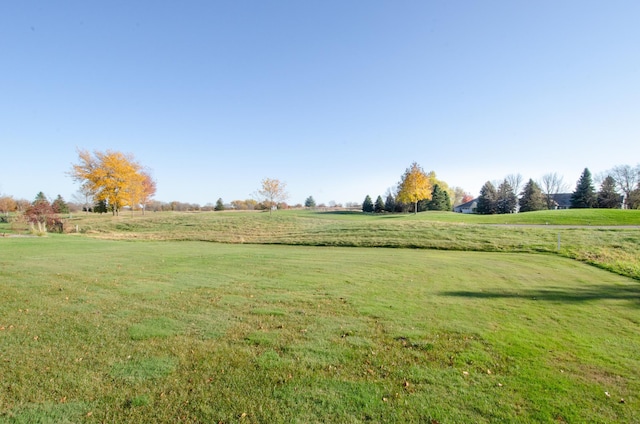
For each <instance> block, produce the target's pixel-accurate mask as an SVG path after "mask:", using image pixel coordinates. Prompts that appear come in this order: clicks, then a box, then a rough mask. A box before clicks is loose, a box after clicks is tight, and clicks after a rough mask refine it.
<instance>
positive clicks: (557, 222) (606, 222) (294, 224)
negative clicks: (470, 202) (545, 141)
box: [71, 210, 640, 279]
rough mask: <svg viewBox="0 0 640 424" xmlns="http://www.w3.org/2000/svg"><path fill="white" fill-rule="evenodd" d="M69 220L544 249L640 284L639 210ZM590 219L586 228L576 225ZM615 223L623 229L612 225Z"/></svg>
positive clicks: (189, 235) (267, 235)
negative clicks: (639, 281)
mask: <svg viewBox="0 0 640 424" xmlns="http://www.w3.org/2000/svg"><path fill="white" fill-rule="evenodd" d="M71 222H72V223H74V224H77V225H78V226H79V227H80V228H81V230H82V231H85V232H87V233H90V234H92V235H93V236H96V237H104V238H110V239H138V240H174V241H177V240H199V241H212V242H221V243H257V244H288V245H309V246H351V247H398V248H426V249H445V250H461V251H489V252H523V253H540V252H543V253H552V254H559V255H562V256H566V257H569V258H572V259H577V260H580V261H583V262H587V263H589V264H592V265H596V266H599V267H601V268H604V269H607V270H609V271H612V272H616V273H619V274H621V275H625V276H629V277H632V278H636V279H640V229H639V228H633V227H629V226H630V225H638V224H639V223H640V211H628V210H625V211H623V210H567V211H544V212H535V213H526V214H512V215H498V216H496V215H494V216H478V215H463V214H454V213H442V212H439V213H438V212H437V213H422V214H418V215H381V216H376V215H363V214H360V213H314V212H306V211H303V212H300V211H296V212H284V213H282V212H278V213H276V214H274V215H273V216H269V215H268V214H264V213H233V212H227V213H199V214H183V213H182V214H172V213H159V214H147V215H146V216H134V217H131V216H127V215H122V216H120V217H115V218H114V217H110V216H102V217H100V216H89V217H84V216H80V217H76V218H75V219H74V220H72V221H71ZM587 222H588V223H590V224H591V226H586V225H583V226H579V225H580V224H581V223H583V224H584V223H587ZM546 223H549V225H546ZM613 223H618V224H619V225H621V224H624V226H618V227H615V226H612V227H610V226H611V225H612V224H613ZM504 224H506V225H504ZM535 224H542V225H538V226H535ZM551 224H554V225H551ZM572 226H578V227H572ZM601 227H606V228H601ZM558 239H560V249H558Z"/></svg>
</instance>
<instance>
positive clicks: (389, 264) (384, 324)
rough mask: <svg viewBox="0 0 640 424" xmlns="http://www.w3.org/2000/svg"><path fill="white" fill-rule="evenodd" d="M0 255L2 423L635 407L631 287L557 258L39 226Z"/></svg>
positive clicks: (532, 417)
mask: <svg viewBox="0 0 640 424" xmlns="http://www.w3.org/2000/svg"><path fill="white" fill-rule="evenodd" d="M251 219H253V218H251ZM260 219H261V218H260ZM265 225H266V224H265ZM0 249H2V252H3V254H2V255H1V256H0V269H1V270H2V272H1V273H0V284H1V286H2V287H3V297H2V301H1V302H0V346H1V350H0V361H2V363H3V368H2V381H3V384H2V385H1V386H0V421H6V422H25V423H26V422H225V423H230V422H367V421H369V422H408V423H410V422H432V420H435V421H433V422H442V423H445V422H446V423H467V422H476V423H489V422H505V423H508V422H513V423H516V422H518V423H527V422H633V420H634V419H635V417H637V416H638V414H639V413H640V403H638V402H639V401H638V399H637V398H636V394H637V393H639V392H640V375H639V374H638V370H639V369H640V360H639V358H638V356H637V352H638V351H640V338H639V337H638V334H637V331H636V328H637V325H638V324H639V323H640V303H639V301H638V299H640V289H639V286H638V283H637V282H635V281H632V280H629V279H627V278H624V277H620V276H616V275H613V274H611V273H607V272H604V271H601V270H598V269H594V268H592V267H587V266H585V265H583V264H580V263H577V262H575V261H570V260H567V259H565V258H560V257H554V256H550V255H537V254H536V255H531V254H510V253H479V252H447V251H427V250H411V249H351V248H349V249H347V248H339V247H330V248H317V247H315V248H314V247H306V246H273V245H271V246H267V245H240V244H217V243H199V242H166V241H162V242H160V241H146V242H117V241H109V240H95V239H90V238H86V237H69V236H55V235H52V236H50V237H47V238H7V239H0ZM605 392H606V393H605ZM607 394H608V395H607ZM621 398H624V399H625V401H624V403H621V402H620V401H621Z"/></svg>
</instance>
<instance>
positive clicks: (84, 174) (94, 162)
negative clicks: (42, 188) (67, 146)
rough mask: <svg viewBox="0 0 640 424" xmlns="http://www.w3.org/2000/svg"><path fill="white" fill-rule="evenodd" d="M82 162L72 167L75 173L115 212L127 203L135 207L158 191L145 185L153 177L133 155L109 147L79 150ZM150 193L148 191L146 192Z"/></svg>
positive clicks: (80, 180)
mask: <svg viewBox="0 0 640 424" xmlns="http://www.w3.org/2000/svg"><path fill="white" fill-rule="evenodd" d="M78 159H79V163H77V164H74V165H73V167H72V169H71V172H70V174H71V177H72V178H73V179H74V180H76V181H78V182H81V183H82V185H83V187H84V188H86V189H87V190H89V191H90V192H91V193H93V197H94V199H95V200H96V201H104V202H106V204H107V206H108V207H109V209H111V211H112V212H113V214H114V215H117V214H118V212H119V211H120V209H121V208H122V207H123V206H129V207H131V208H132V210H133V208H135V207H136V206H138V205H140V204H141V203H142V200H144V202H145V203H146V202H148V201H149V200H150V198H151V197H152V196H153V194H154V193H155V182H154V183H153V190H152V191H150V190H148V189H145V180H146V179H147V178H149V179H151V177H149V176H148V174H147V173H146V172H145V171H143V169H142V166H141V165H140V164H139V163H138V162H137V161H136V160H135V159H134V158H133V156H132V155H125V154H123V153H121V152H116V151H112V150H107V151H106V152H99V151H94V152H93V154H91V153H90V152H89V151H87V150H78ZM145 193H146V195H145Z"/></svg>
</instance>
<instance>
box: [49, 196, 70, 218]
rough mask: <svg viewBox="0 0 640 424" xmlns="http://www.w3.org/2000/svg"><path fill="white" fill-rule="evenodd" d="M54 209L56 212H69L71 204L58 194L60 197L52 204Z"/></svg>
mask: <svg viewBox="0 0 640 424" xmlns="http://www.w3.org/2000/svg"><path fill="white" fill-rule="evenodd" d="M51 207H52V208H53V211H54V212H55V213H62V214H64V213H69V205H68V204H67V202H65V201H64V199H63V198H62V196H61V195H59V194H58V197H56V199H55V200H54V201H53V203H52V204H51Z"/></svg>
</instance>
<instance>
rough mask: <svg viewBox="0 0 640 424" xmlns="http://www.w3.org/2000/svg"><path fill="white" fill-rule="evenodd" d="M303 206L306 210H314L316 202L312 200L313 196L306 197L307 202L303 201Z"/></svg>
mask: <svg viewBox="0 0 640 424" xmlns="http://www.w3.org/2000/svg"><path fill="white" fill-rule="evenodd" d="M304 206H305V207H306V208H315V207H316V201H315V199H314V198H313V196H309V197H307V200H305V201H304Z"/></svg>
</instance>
